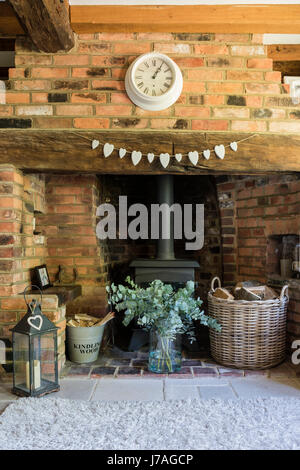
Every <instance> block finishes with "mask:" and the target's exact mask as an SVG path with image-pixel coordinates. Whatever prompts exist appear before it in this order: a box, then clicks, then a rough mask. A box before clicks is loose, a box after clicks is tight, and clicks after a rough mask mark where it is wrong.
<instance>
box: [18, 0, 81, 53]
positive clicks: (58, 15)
mask: <svg viewBox="0 0 300 470" xmlns="http://www.w3.org/2000/svg"><path fill="white" fill-rule="evenodd" d="M9 3H10V5H11V6H12V8H13V9H14V11H15V14H16V16H17V17H18V19H19V21H20V23H21V25H22V27H23V29H24V31H25V32H26V33H27V34H28V36H29V37H30V38H31V40H32V42H33V43H34V45H35V46H36V47H37V49H38V50H39V51H43V52H58V51H69V50H70V49H71V48H72V47H74V44H75V40H74V33H73V31H72V29H71V26H70V19H69V10H68V8H69V7H68V5H66V2H61V1H60V0H30V1H24V0H9Z"/></svg>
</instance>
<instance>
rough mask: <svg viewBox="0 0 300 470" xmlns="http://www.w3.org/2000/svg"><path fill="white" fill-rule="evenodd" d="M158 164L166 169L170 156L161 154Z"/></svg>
mask: <svg viewBox="0 0 300 470" xmlns="http://www.w3.org/2000/svg"><path fill="white" fill-rule="evenodd" d="M159 160H160V163H161V164H162V166H163V167H164V168H167V166H168V165H169V163H170V155H169V154H168V153H161V154H160V156H159Z"/></svg>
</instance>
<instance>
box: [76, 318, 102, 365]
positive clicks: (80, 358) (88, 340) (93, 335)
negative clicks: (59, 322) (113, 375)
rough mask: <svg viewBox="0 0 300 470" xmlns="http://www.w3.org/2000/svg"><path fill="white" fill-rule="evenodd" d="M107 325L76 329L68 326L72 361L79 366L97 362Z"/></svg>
mask: <svg viewBox="0 0 300 470" xmlns="http://www.w3.org/2000/svg"><path fill="white" fill-rule="evenodd" d="M104 327H105V325H101V326H90V327H80V326H78V327H75V326H69V325H67V345H68V356H69V359H70V361H72V362H77V363H79V364H85V363H87V362H94V361H96V360H97V358H98V355H99V350H100V346H101V342H102V336H103V331H104Z"/></svg>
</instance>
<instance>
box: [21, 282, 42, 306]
mask: <svg viewBox="0 0 300 470" xmlns="http://www.w3.org/2000/svg"><path fill="white" fill-rule="evenodd" d="M32 287H36V288H37V289H38V290H39V291H40V296H41V300H40V304H41V305H42V300H43V292H42V290H41V289H40V288H39V286H36V285H34V284H32V285H29V286H27V287H25V289H24V292H23V295H24V300H25V304H26V305H27V307H29V308H30V305H29V304H28V302H27V300H26V291H27V289H32ZM34 309H35V306H34ZM30 310H31V309H30Z"/></svg>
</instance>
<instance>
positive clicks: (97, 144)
mask: <svg viewBox="0 0 300 470" xmlns="http://www.w3.org/2000/svg"><path fill="white" fill-rule="evenodd" d="M99 145H100V142H99V140H96V139H94V140H93V142H92V149H93V150H95V149H96V148H97V147H99Z"/></svg>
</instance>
